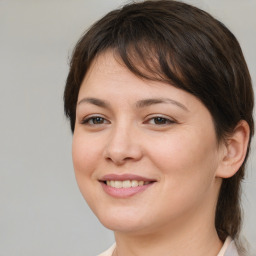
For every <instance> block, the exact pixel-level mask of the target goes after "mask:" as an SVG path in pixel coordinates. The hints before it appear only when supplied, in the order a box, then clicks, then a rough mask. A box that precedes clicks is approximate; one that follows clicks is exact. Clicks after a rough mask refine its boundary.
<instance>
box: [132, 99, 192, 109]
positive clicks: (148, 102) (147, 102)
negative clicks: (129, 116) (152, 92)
mask: <svg viewBox="0 0 256 256" xmlns="http://www.w3.org/2000/svg"><path fill="white" fill-rule="evenodd" d="M161 103H171V104H174V105H176V106H178V107H180V108H182V109H183V110H186V111H189V110H188V109H187V107H186V106H185V105H183V104H182V103H180V102H178V101H176V100H172V99H169V98H152V99H145V100H139V101H138V102H137V103H136V107H137V108H144V107H148V106H151V105H155V104H161Z"/></svg>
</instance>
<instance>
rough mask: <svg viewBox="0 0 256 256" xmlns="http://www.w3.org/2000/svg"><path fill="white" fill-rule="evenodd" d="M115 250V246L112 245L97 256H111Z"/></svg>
mask: <svg viewBox="0 0 256 256" xmlns="http://www.w3.org/2000/svg"><path fill="white" fill-rule="evenodd" d="M115 248H116V244H115V243H114V244H113V245H112V246H111V247H110V248H108V250H106V251H105V252H103V253H101V254H99V255H98V256H112V253H113V252H114V250H115Z"/></svg>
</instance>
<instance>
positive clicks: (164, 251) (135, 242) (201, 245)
mask: <svg viewBox="0 0 256 256" xmlns="http://www.w3.org/2000/svg"><path fill="white" fill-rule="evenodd" d="M206 208H208V210H206V209H203V210H202V209H199V211H197V210H195V211H194V212H193V213H191V212H189V213H187V215H186V216H183V217H181V218H179V219H178V220H175V221H172V222H171V221H170V224H168V225H164V226H163V227H160V228H158V229H157V231H156V230H151V232H150V231H149V230H147V232H144V233H142V232H140V231H137V232H119V231H116V232H115V238H116V245H117V246H116V250H115V254H114V256H130V255H134V256H144V255H145V256H153V255H154V256H155V255H162V256H187V255H190V256H205V255H207V256H216V255H217V254H218V252H219V251H220V249H221V247H222V242H221V241H220V239H219V237H218V234H217V232H216V229H215V223H214V220H215V214H214V213H215V207H212V208H211V207H210V208H211V209H210V210H209V207H206ZM204 210H206V211H204ZM205 216H207V217H205Z"/></svg>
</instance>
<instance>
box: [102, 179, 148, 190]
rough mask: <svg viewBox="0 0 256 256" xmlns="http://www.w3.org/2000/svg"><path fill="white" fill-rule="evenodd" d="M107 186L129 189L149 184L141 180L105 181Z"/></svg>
mask: <svg viewBox="0 0 256 256" xmlns="http://www.w3.org/2000/svg"><path fill="white" fill-rule="evenodd" d="M106 183H107V185H108V186H110V187H113V188H131V187H138V186H143V185H147V184H149V183H150V182H149V181H143V180H140V181H138V180H124V181H120V180H107V182H106Z"/></svg>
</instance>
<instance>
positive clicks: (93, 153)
mask: <svg viewBox="0 0 256 256" xmlns="http://www.w3.org/2000/svg"><path fill="white" fill-rule="evenodd" d="M97 145H98V144H97V143H96V141H95V140H93V141H92V140H91V139H90V138H89V137H88V136H84V135H83V134H81V133H79V132H77V133H76V132H75V133H74V136H73V142H72V158H73V165H74V170H75V174H76V178H77V182H78V184H79V179H80V178H81V179H84V178H89V177H91V175H92V174H93V170H94V169H95V165H96V164H97V162H98V161H97V159H98V160H99V154H100V153H99V150H100V149H99V146H97Z"/></svg>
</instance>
